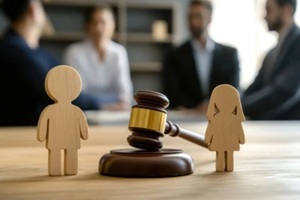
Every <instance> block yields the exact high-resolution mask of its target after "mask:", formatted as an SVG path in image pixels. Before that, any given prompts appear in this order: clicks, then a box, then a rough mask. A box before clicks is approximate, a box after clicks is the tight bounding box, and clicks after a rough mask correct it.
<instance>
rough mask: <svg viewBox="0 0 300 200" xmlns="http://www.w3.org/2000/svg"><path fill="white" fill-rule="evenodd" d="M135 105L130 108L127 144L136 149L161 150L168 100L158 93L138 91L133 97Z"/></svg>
mask: <svg viewBox="0 0 300 200" xmlns="http://www.w3.org/2000/svg"><path fill="white" fill-rule="evenodd" d="M134 99H135V101H136V102H137V105H134V106H132V108H131V114H130V120H129V126H128V128H129V130H130V131H131V132H132V134H131V135H130V136H128V138H127V142H128V143H129V144H130V145H131V146H133V147H136V148H140V149H146V150H152V151H157V150H159V149H160V148H162V141H161V140H160V137H163V136H164V131H165V126H166V120H167V112H166V110H165V108H167V107H168V105H169V99H168V98H167V97H166V96H165V95H163V94H161V93H158V92H153V91H138V92H137V93H136V94H135V95H134Z"/></svg>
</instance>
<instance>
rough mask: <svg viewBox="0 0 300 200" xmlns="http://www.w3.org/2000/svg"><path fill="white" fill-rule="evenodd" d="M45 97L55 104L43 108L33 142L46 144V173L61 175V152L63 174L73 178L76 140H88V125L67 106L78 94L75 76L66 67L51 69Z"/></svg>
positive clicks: (70, 69) (73, 70)
mask: <svg viewBox="0 0 300 200" xmlns="http://www.w3.org/2000/svg"><path fill="white" fill-rule="evenodd" d="M45 88H46V91H47V94H48V95H49V97H51V99H53V101H54V102H55V103H54V104H52V105H49V106H47V107H46V108H45V109H44V110H43V112H42V113H41V115H40V119H39V122H38V126H37V139H38V140H39V141H40V142H43V141H45V140H46V148H47V149H48V169H49V171H48V173H49V175H50V176H60V175H61V151H62V150H63V151H64V156H63V158H64V162H63V163H64V174H65V175H75V174H77V171H78V158H77V156H78V155H77V150H78V149H80V138H82V139H87V138H88V124H87V120H86V118H85V115H84V113H83V111H82V110H80V108H78V107H77V106H75V105H73V104H72V103H71V102H72V101H73V100H74V99H76V98H77V96H78V95H79V94H80V91H81V79H80V76H79V74H78V72H77V71H76V70H75V69H74V68H72V67H70V66H65V65H61V66H57V67H54V68H53V69H51V70H50V71H49V72H48V74H47V77H46V80H45Z"/></svg>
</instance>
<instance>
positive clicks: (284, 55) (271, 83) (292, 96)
mask: <svg viewBox="0 0 300 200" xmlns="http://www.w3.org/2000/svg"><path fill="white" fill-rule="evenodd" d="M296 8H297V1H296V0H267V1H266V16H265V20H266V23H267V25H268V29H269V31H275V32H277V33H278V36H279V37H278V42H277V44H276V46H275V47H274V48H273V49H271V50H270V51H269V52H268V53H267V55H266V57H265V59H264V61H263V63H262V67H261V68H260V70H259V72H258V74H257V76H256V78H255V80H254V82H253V83H252V84H251V85H250V86H249V87H248V88H247V89H246V91H245V92H244V94H243V95H242V104H243V110H244V114H245V116H246V117H247V118H248V119H251V120H299V119H300V56H299V55H300V29H299V27H298V26H297V25H296V24H295V20H294V14H295V11H296Z"/></svg>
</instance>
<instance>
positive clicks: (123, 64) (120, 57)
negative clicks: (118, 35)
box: [64, 39, 133, 104]
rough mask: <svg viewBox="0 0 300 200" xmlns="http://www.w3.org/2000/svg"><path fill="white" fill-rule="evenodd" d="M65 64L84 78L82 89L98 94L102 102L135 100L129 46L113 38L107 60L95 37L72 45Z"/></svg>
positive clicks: (68, 49)
mask: <svg viewBox="0 0 300 200" xmlns="http://www.w3.org/2000/svg"><path fill="white" fill-rule="evenodd" d="M64 63H65V64H66V65H69V66H71V67H74V68H75V69H76V70H77V71H78V72H79V74H80V76H81V80H82V91H84V92H86V93H89V94H90V95H94V96H96V97H97V98H98V99H99V101H100V102H101V103H102V104H107V103H117V102H119V101H124V102H129V103H130V104H131V103H132V99H133V88H132V81H131V77H130V70H129V62H128V55H127V51H126V49H125V48H124V47H123V46H122V45H120V44H118V43H116V42H113V41H110V42H109V44H108V46H107V49H106V52H105V57H104V59H103V60H101V59H100V57H99V55H98V53H97V51H96V49H95V47H94V46H93V43H92V41H91V40H89V39H86V40H83V41H81V42H77V43H74V44H72V45H70V46H69V47H68V48H67V49H66V51H65V54H64Z"/></svg>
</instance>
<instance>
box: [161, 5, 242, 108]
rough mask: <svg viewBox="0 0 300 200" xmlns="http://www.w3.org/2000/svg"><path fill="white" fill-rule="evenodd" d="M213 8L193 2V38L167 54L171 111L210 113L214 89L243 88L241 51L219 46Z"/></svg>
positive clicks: (166, 90)
mask: <svg viewBox="0 0 300 200" xmlns="http://www.w3.org/2000/svg"><path fill="white" fill-rule="evenodd" d="M212 12H213V6H212V4H211V2H210V1H207V0H193V1H191V2H190V5H189V8H188V24H189V30H190V33H191V38H190V39H188V41H186V42H184V43H183V44H181V45H180V46H178V47H175V48H173V49H172V50H171V51H169V52H168V53H167V55H166V56H165V58H164V61H163V70H162V82H163V88H164V89H163V90H164V94H165V95H167V97H168V98H169V100H170V106H169V108H170V109H184V110H186V109H189V110H191V109H192V111H197V112H201V113H206V110H207V105H208V100H209V97H210V95H211V92H212V90H213V89H214V88H215V87H216V86H218V85H219V84H224V83H227V84H230V85H232V86H234V87H236V88H237V89H238V87H239V71H240V69H239V60H238V53H237V49H236V48H233V47H230V46H225V45H223V44H219V43H217V42H215V41H213V39H212V38H211V37H210V36H209V33H208V26H209V24H210V23H211V20H212Z"/></svg>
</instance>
